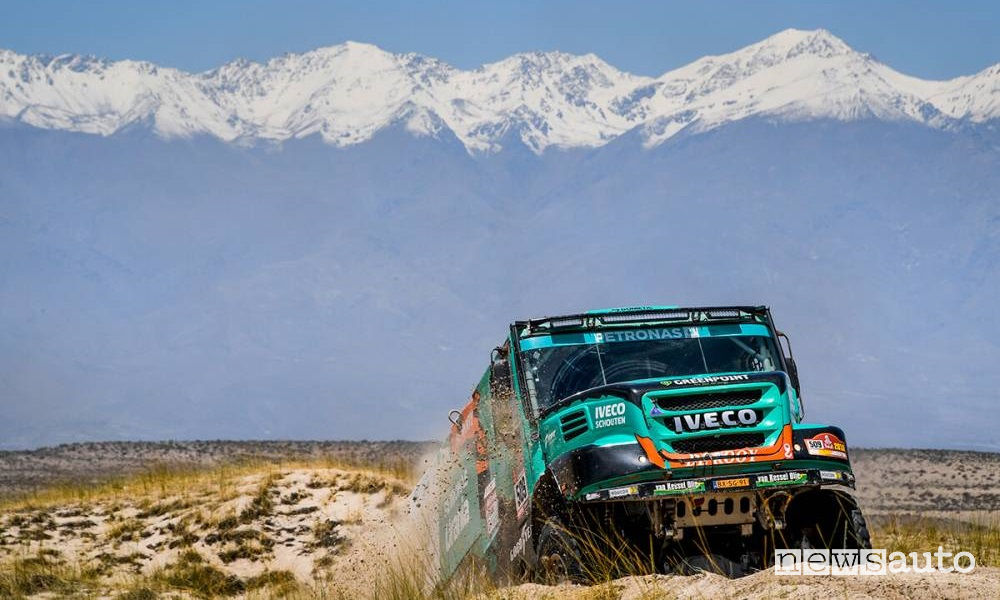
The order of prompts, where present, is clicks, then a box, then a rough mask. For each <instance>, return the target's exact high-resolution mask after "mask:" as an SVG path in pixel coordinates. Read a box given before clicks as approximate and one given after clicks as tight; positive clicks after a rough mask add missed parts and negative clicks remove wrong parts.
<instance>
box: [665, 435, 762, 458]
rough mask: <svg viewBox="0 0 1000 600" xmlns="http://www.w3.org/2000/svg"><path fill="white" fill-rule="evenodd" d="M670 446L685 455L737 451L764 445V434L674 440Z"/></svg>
mask: <svg viewBox="0 0 1000 600" xmlns="http://www.w3.org/2000/svg"><path fill="white" fill-rule="evenodd" d="M670 445H671V446H673V447H674V450H675V451H677V452H683V453H685V454H694V453H696V452H716V451H718V450H738V449H740V448H752V447H755V446H762V445H764V434H762V433H736V434H732V435H719V436H710V437H700V438H693V439H690V440H676V441H673V442H671V443H670Z"/></svg>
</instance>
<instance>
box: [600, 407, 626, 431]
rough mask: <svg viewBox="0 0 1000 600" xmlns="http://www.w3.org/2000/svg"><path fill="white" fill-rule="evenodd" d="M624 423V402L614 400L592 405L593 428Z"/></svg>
mask: <svg viewBox="0 0 1000 600" xmlns="http://www.w3.org/2000/svg"><path fill="white" fill-rule="evenodd" d="M624 424H625V403H624V402H616V403H614V404H605V405H603V406H595V407H594V428H595V429H600V428H602V427H612V426H614V425H624Z"/></svg>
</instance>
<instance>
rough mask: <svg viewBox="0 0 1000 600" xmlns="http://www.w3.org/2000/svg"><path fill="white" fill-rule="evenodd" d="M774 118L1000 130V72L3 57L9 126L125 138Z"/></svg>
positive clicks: (797, 47) (790, 43)
mask: <svg viewBox="0 0 1000 600" xmlns="http://www.w3.org/2000/svg"><path fill="white" fill-rule="evenodd" d="M757 115H764V116H769V117H774V118H780V119H792V120H801V119H816V118H834V119H844V120H852V119H860V118H878V119H889V120H911V121H916V122H920V123H924V124H926V125H929V126H934V127H944V126H948V125H950V124H951V123H953V122H956V121H958V120H966V121H970V122H981V121H986V120H989V119H995V118H998V117H1000V64H998V65H994V66H992V67H990V68H988V69H986V70H984V71H982V72H980V73H977V74H975V75H972V76H968V77H959V78H957V79H953V80H950V81H941V82H938V81H924V80H920V79H917V78H914V77H909V76H906V75H903V74H901V73H898V72H896V71H894V70H892V69H891V68H889V67H888V66H886V65H884V64H882V63H880V62H878V61H877V60H875V59H874V58H872V57H871V56H869V55H867V54H863V53H860V52H857V51H855V50H853V49H852V48H851V47H850V46H848V45H847V44H846V43H844V42H843V40H841V39H839V38H837V37H836V36H834V35H833V34H831V33H830V32H829V31H826V30H823V29H818V30H813V31H803V30H798V29H786V30H784V31H781V32H778V33H776V34H774V35H772V36H770V37H768V38H766V39H764V40H761V41H760V42H757V43H755V44H751V45H749V46H746V47H745V48H741V49H739V50H736V51H734V52H730V53H728V54H722V55H718V56H706V57H703V58H701V59H698V60H696V61H694V62H692V63H690V64H688V65H685V66H683V67H681V68H679V69H674V70H672V71H669V72H667V73H664V74H663V75H661V76H659V77H656V78H652V77H642V76H637V75H633V74H630V73H626V72H623V71H620V70H618V69H616V68H615V67H613V66H612V65H609V64H608V63H606V62H604V61H603V60H601V59H600V58H599V57H597V56H595V55H593V54H585V55H573V54H567V53H563V52H526V53H521V54H516V55H514V56H511V57H508V58H505V59H503V60H500V61H497V62H494V63H490V64H486V65H483V66H481V67H479V68H476V69H473V70H468V71H464V70H460V69H456V68H455V67H452V66H451V65H448V64H447V63H444V62H442V61H440V60H437V59H435V58H432V57H428V56H424V55H420V54H413V53H408V54H393V53H390V52H386V51H385V50H382V49H381V48H379V47H377V46H374V45H372V44H366V43H361V42H345V43H342V44H338V45H335V46H328V47H323V48H318V49H315V50H312V51H309V52H304V53H301V54H285V55H283V56H279V57H276V58H272V59H270V60H268V61H267V62H265V63H258V62H253V61H249V60H246V59H238V60H234V61H232V62H229V63H227V64H224V65H222V66H220V67H218V68H216V69H213V70H211V71H207V72H204V73H197V74H191V73H185V72H183V71H179V70H177V69H171V68H163V67H159V66H157V65H154V64H152V63H148V62H137V61H127V60H126V61H117V62H111V61H106V60H101V59H98V58H95V57H87V56H79V55H61V56H56V57H43V56H24V55H20V54H17V53H15V52H12V51H8V50H0V118H4V117H5V118H8V119H16V120H19V121H22V122H24V123H28V124H30V125H34V126H37V127H44V128H51V129H66V130H72V131H82V132H87V133H95V134H100V135H111V134H113V133H115V132H117V131H120V130H122V129H124V128H126V127H128V126H129V125H132V124H135V123H149V124H150V126H152V127H153V129H154V130H155V131H156V132H157V133H159V134H160V135H162V136H165V137H171V136H188V135H194V134H208V135H213V136H216V137H218V138H221V139H223V140H227V141H237V140H239V141H246V140H272V141H282V140H287V139H290V138H298V137H304V136H309V135H320V136H322V138H323V139H324V140H326V141H327V142H329V143H331V144H335V145H338V146H344V145H350V144H355V143H359V142H363V141H365V140H367V139H369V138H371V136H373V135H374V134H375V133H376V132H378V131H379V130H380V129H382V128H384V127H387V126H390V125H393V124H395V123H403V124H404V125H405V126H406V128H407V129H408V130H409V131H412V132H414V133H416V134H419V135H437V133H438V132H440V131H441V130H443V129H445V128H447V129H449V130H451V131H452V132H453V133H454V134H455V136H457V137H458V139H459V140H461V141H462V143H464V144H465V145H466V147H467V148H468V149H469V150H470V151H493V150H497V149H499V148H500V144H501V143H506V140H509V139H510V136H511V135H515V136H517V137H518V138H519V139H520V140H521V141H522V142H523V143H525V144H526V145H527V146H528V147H530V148H531V149H532V150H534V151H536V152H542V151H543V150H545V149H546V148H548V147H551V146H557V147H579V146H591V147H592V146H599V145H602V144H604V143H607V142H608V141H610V140H611V139H614V138H615V137H617V136H619V135H621V134H623V133H625V132H626V131H629V130H632V129H636V128H638V129H639V131H640V132H641V133H642V135H643V137H644V140H645V142H646V144H647V145H650V146H652V145H656V144H659V143H661V142H663V141H664V140H666V139H667V138H669V137H671V136H673V135H676V134H677V133H678V132H680V131H681V130H685V129H687V130H691V131H701V130H706V129H711V128H713V127H717V126H719V125H722V124H724V123H727V122H732V121H736V120H739V119H744V118H748V117H751V116H757Z"/></svg>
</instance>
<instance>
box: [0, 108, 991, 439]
mask: <svg viewBox="0 0 1000 600" xmlns="http://www.w3.org/2000/svg"><path fill="white" fill-rule="evenodd" d="M501 142H502V144H503V145H504V147H505V149H504V150H503V151H502V152H499V153H495V154H486V155H479V156H470V155H469V154H468V153H467V152H466V149H465V147H464V145H463V144H462V143H461V141H460V140H458V139H456V138H455V137H453V136H451V135H450V134H449V133H448V132H447V131H446V130H443V131H441V132H439V134H438V137H426V136H413V135H412V134H411V133H410V132H409V131H408V130H407V128H406V124H405V123H402V122H400V123H397V125H396V126H395V127H393V128H389V129H385V130H382V131H381V132H380V133H378V134H377V135H375V137H374V138H373V139H372V140H371V141H369V142H368V143H365V144H357V145H351V146H347V147H345V148H341V149H336V148H332V147H331V146H329V145H327V144H325V143H323V142H321V141H320V140H318V139H316V138H315V137H313V138H310V139H306V140H299V141H294V142H288V143H286V144H285V145H284V146H283V148H282V149H280V150H275V149H268V148H263V147H261V148H244V147H238V146H233V145H228V144H225V143H222V142H219V141H217V140H214V139H213V138H211V137H205V136H202V137H194V138H190V139H188V140H175V141H164V140H162V139H160V138H159V137H157V136H155V135H151V134H149V133H148V132H147V131H146V130H145V129H142V128H140V129H137V130H134V131H131V132H126V133H122V134H118V135H115V136H112V137H109V138H102V137H98V136H90V135H84V134H74V133H65V132H56V131H42V130H38V129H34V128H28V127H24V126H18V127H14V128H8V129H5V130H2V132H0V196H2V197H3V203H2V209H3V212H2V219H0V256H2V257H3V263H4V264H3V268H2V269H0V365H2V366H0V385H2V388H3V389H2V391H0V396H2V397H3V399H4V400H3V402H0V443H2V444H3V445H5V446H8V447H10V446H24V445H35V444H40V443H53V442H59V441H70V440H78V439H93V438H147V439H149V438H154V439H162V438H167V437H177V438H216V437H224V438H233V437H236V438H247V437H276V438H327V439H329V438H352V437H368V438H382V439H386V438H398V437H405V438H425V437H429V436H433V435H437V434H439V433H440V432H442V431H443V429H444V425H445V420H444V419H445V414H446V411H447V409H449V408H452V407H455V406H457V405H459V404H460V403H461V402H462V401H463V398H464V397H465V395H466V394H467V393H468V391H469V390H470V389H471V386H472V384H473V383H474V382H475V381H476V380H477V378H478V377H479V375H480V373H481V370H482V369H483V368H484V367H485V364H486V362H487V357H488V355H489V351H490V349H491V348H492V347H493V346H494V345H495V344H497V343H499V342H500V341H501V338H502V336H503V335H504V331H505V325H506V323H507V322H509V320H511V319H513V318H520V317H527V316H538V315H541V314H546V313H557V312H560V311H570V310H581V309H587V308H592V307H598V306H614V305H628V304H634V303H637V302H639V303H642V302H667V303H672V302H677V303H689V302H691V303H732V302H763V303H768V304H771V305H772V306H773V307H774V309H775V313H776V316H777V318H778V319H779V325H780V326H782V327H783V328H784V329H786V330H787V331H788V332H789V333H790V334H791V335H792V339H793V342H794V344H795V350H796V353H797V356H798V360H799V364H800V368H801V371H802V375H803V378H804V381H805V384H804V385H805V392H806V394H807V397H806V398H807V399H806V402H807V410H808V413H809V418H810V419H813V420H833V421H836V422H838V423H840V424H842V425H843V426H844V427H845V429H847V431H848V432H849V436H850V439H851V441H852V442H854V443H859V444H865V445H922V446H963V447H969V446H975V447H992V448H996V447H998V446H1000V438H998V437H997V434H996V427H995V425H996V419H995V416H993V414H992V413H991V410H992V406H993V404H994V402H995V398H996V394H995V390H996V389H997V386H998V385H1000V381H998V376H997V372H996V369H995V368H994V364H995V361H996V359H997V357H998V356H1000V353H998V348H997V341H996V340H997V339H998V334H1000V326H998V325H1000V324H998V322H997V318H996V317H995V316H994V314H995V313H994V311H992V310H990V308H991V304H992V301H993V298H995V297H996V296H997V294H998V293H1000V290H998V289H997V288H998V282H1000V277H998V276H997V275H998V274H997V266H996V265H997V264H998V259H1000V256H998V254H1000V249H998V224H1000V219H998V206H997V202H996V198H997V197H996V191H997V190H998V189H1000V168H998V167H1000V165H998V151H997V143H996V138H995V137H990V134H989V132H988V131H987V132H985V133H983V132H979V131H972V132H964V133H963V132H951V133H949V132H942V131H936V130H934V129H929V128H926V127H923V126H921V125H918V124H904V123H898V122H897V123H892V122H881V121H876V120H869V121H858V122H853V123H844V122H840V121H836V120H825V121H811V122H801V123H798V124H780V125H779V124H774V123H770V122H766V121H762V120H744V121H741V122H740V123H737V124H731V125H727V126H724V127H720V128H717V129H715V130H713V131H710V132H707V133H702V134H699V135H682V136H676V137H674V138H673V139H671V140H669V141H668V142H667V143H665V144H662V145H660V146H659V147H657V148H655V149H644V148H643V145H644V142H645V139H644V138H643V136H642V135H641V133H640V132H638V131H634V132H632V133H631V134H630V135H627V136H622V137H619V138H618V139H617V140H615V141H614V142H612V143H610V144H607V145H605V146H603V147H601V148H599V149H592V150H585V149H580V150H572V151H549V152H546V153H545V154H543V155H541V156H536V155H535V154H534V153H533V152H532V149H531V148H529V147H528V146H526V145H522V144H519V143H517V139H516V138H514V139H511V138H510V136H508V137H507V138H503V139H501Z"/></svg>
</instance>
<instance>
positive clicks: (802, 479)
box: [757, 471, 809, 488]
mask: <svg viewBox="0 0 1000 600" xmlns="http://www.w3.org/2000/svg"><path fill="white" fill-rule="evenodd" d="M808 481H809V474H808V473H804V472H800V471H789V472H787V473H767V474H766V475H758V476H757V487H759V488H766V487H775V486H779V485H795V484H799V483H808Z"/></svg>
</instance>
